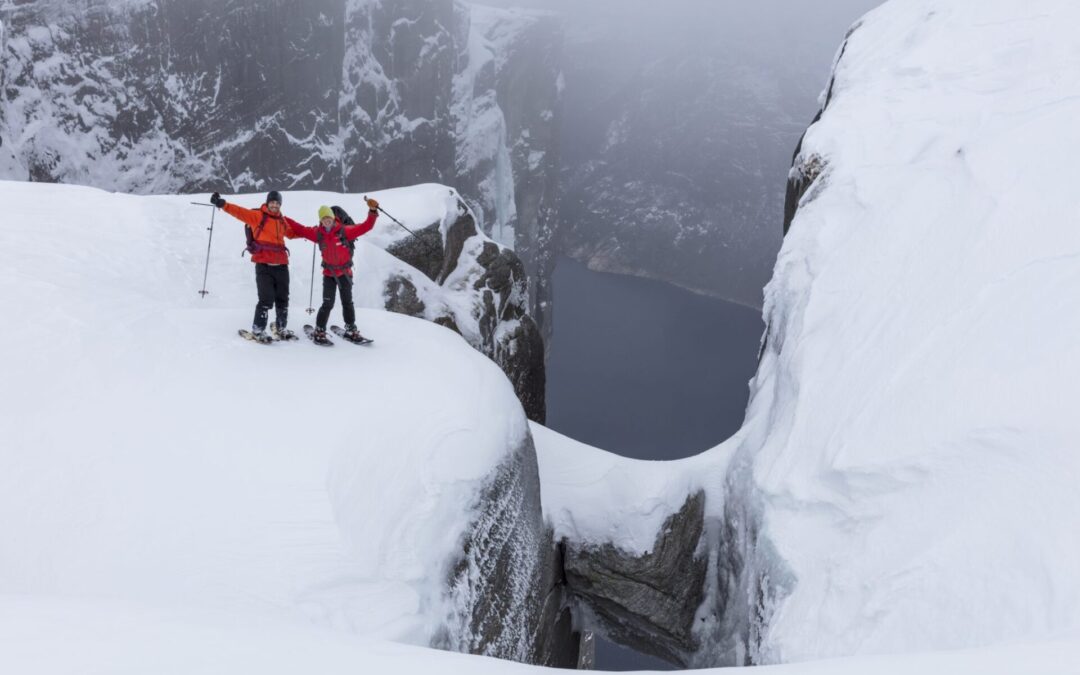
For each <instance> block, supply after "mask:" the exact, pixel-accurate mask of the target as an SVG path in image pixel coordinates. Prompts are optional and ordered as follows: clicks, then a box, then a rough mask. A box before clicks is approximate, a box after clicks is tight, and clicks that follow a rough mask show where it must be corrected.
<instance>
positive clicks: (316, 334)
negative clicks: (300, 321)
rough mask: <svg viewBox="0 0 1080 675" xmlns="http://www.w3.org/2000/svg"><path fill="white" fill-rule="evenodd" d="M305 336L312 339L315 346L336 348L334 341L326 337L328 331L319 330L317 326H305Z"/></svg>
mask: <svg viewBox="0 0 1080 675" xmlns="http://www.w3.org/2000/svg"><path fill="white" fill-rule="evenodd" d="M304 335H306V336H308V337H309V338H311V341H312V342H314V343H315V344H317V345H319V346H320V347H333V346H334V343H333V341H332V340H331V339H330V338H328V337H326V331H325V330H319V329H318V328H316V327H315V326H312V325H305V326H304Z"/></svg>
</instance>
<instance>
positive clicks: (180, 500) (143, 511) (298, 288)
mask: <svg viewBox="0 0 1080 675" xmlns="http://www.w3.org/2000/svg"><path fill="white" fill-rule="evenodd" d="M439 192H440V193H441V190H440V191H439ZM375 196H376V197H378V198H380V199H382V200H383V201H384V203H385V205H386V207H387V209H388V210H390V211H391V212H394V211H395V210H397V211H400V212H402V213H408V209H409V208H412V209H415V210H416V211H417V213H415V215H414V216H411V217H415V218H417V219H422V217H423V216H425V215H430V214H426V213H421V211H424V209H429V210H430V211H431V213H436V212H437V211H438V209H439V208H440V207H439V201H438V200H439V199H441V197H438V198H437V195H436V194H435V192H434V191H432V190H431V189H429V187H424V186H422V187H420V188H417V189H413V190H412V191H410V190H401V191H388V192H386V193H379V194H376V195H375ZM191 199H192V198H190V197H131V196H126V195H115V194H108V193H105V192H102V191H99V190H96V189H91V188H82V187H72V186H61V185H43V184H33V183H15V182H0V203H2V204H3V209H4V219H3V220H2V221H0V287H2V288H3V289H4V292H3V293H2V294H0V313H2V315H3V316H4V317H6V319H7V321H8V323H9V324H10V325H11V327H12V328H14V329H13V330H8V331H4V333H3V335H2V336H0V355H2V356H0V359H2V360H0V365H2V373H3V378H2V380H0V382H2V385H0V541H2V542H3V544H2V545H0V672H3V673H42V674H48V675H53V674H56V675H59V674H67V673H72V672H80V673H131V674H135V673H146V672H155V673H230V674H234V673H259V674H260V675H266V674H270V675H273V674H277V673H280V674H285V673H296V672H300V671H303V672H320V673H346V672H348V673H355V672H365V673H409V672H415V673H421V672H423V673H428V672H447V673H485V672H492V673H495V672H498V673H504V672H523V671H524V670H526V669H529V670H531V671H535V670H536V669H532V668H529V667H526V666H521V665H518V664H514V663H510V662H506V661H497V660H494V659H488V658H482V657H471V656H465V655H461V654H455V653H450V652H440V651H435V650H430V649H427V648H424V647H422V646H417V645H423V644H426V642H427V640H428V639H429V638H430V636H431V635H432V634H433V632H434V631H435V630H437V629H438V623H439V620H440V617H442V616H443V615H444V612H445V608H442V607H440V606H439V602H440V597H441V596H440V593H439V587H440V583H441V580H442V579H444V578H445V572H446V570H445V565H446V563H447V560H448V559H449V557H450V556H451V555H452V554H453V553H454V552H455V548H456V546H457V545H458V544H459V541H458V538H459V536H460V534H461V531H462V528H463V527H464V525H465V524H466V522H467V521H468V516H469V513H468V509H469V508H470V502H471V500H472V499H473V498H474V497H475V490H476V489H477V486H478V485H479V484H480V483H481V482H482V479H483V478H484V476H485V475H486V473H487V471H488V470H489V469H490V468H491V467H492V466H493V465H494V464H495V463H497V462H498V461H499V460H500V459H501V458H502V456H503V454H504V453H505V452H506V448H508V447H512V446H513V444H514V443H515V442H516V441H517V440H520V438H521V437H522V435H523V434H525V433H527V426H526V423H525V418H524V415H523V414H522V412H521V408H520V405H519V404H518V403H517V401H516V399H515V398H514V396H513V392H512V389H511V387H510V384H509V383H508V382H507V381H506V379H505V377H504V376H503V375H502V373H501V372H500V371H499V369H498V368H497V367H496V366H494V365H493V364H491V363H490V362H489V361H487V359H485V358H484V357H483V356H481V355H480V354H478V353H477V352H475V351H474V350H473V349H472V348H470V347H469V346H468V345H467V344H466V343H465V341H464V340H462V339H461V338H459V337H458V336H456V335H454V334H453V333H452V332H450V331H448V330H445V329H443V328H441V327H439V326H436V325H434V324H430V323H428V322H425V321H422V320H418V319H411V318H407V317H402V316H397V315H392V314H387V313H385V312H381V311H376V310H361V313H360V325H361V328H362V329H363V330H364V331H365V332H366V333H368V334H369V335H371V336H372V337H374V338H375V339H376V344H375V345H374V346H372V347H371V348H360V347H355V346H353V345H348V344H338V345H336V346H335V347H333V348H329V349H325V348H319V347H316V346H314V345H312V344H310V343H308V342H307V341H301V342H298V343H292V344H275V345H272V346H269V347H264V346H261V345H256V344H252V343H249V342H246V341H243V340H241V339H240V338H239V337H237V336H236V335H235V331H236V329H237V327H239V326H246V325H247V324H248V322H249V321H250V315H251V313H252V306H253V301H254V297H253V296H254V291H253V282H252V278H251V277H252V270H251V264H250V262H248V261H247V260H246V259H243V258H241V257H240V256H239V250H240V249H241V248H242V243H243V235H242V228H241V226H240V225H239V223H237V222H235V221H233V220H232V219H230V218H228V217H226V216H223V214H219V218H218V219H216V224H215V240H214V241H215V243H214V249H213V257H212V261H211V270H210V271H211V275H210V283H209V284H208V285H209V287H210V290H211V295H209V296H207V297H206V298H205V299H203V298H200V297H199V295H198V294H197V290H198V289H199V288H200V286H201V281H202V263H203V254H204V253H205V241H206V239H205V238H206V234H207V233H206V231H205V224H206V221H207V220H208V212H209V209H204V208H200V207H196V206H190V205H189V204H188V202H189V201H191ZM196 199H201V198H199V197H196ZM246 199H251V202H250V203H257V202H258V199H256V198H237V201H239V202H244V201H246ZM285 199H286V212H287V213H293V214H294V215H302V214H301V213H298V211H301V210H302V209H304V208H306V207H305V205H306V206H311V204H318V203H319V202H322V201H339V200H341V198H334V199H331V197H330V196H327V195H317V194H298V193H287V194H286V196H285ZM347 199H348V198H345V200H346V201H345V206H347V207H348V206H350V204H349V203H348V201H347ZM354 199H355V197H354ZM398 199H401V200H402V201H403V202H404V200H406V199H409V200H412V201H411V206H410V205H408V204H405V203H395V201H397V200H398ZM308 202H310V203H311V204H308ZM293 205H299V206H297V207H296V208H295V209H292V208H290V207H291V206H293ZM308 210H310V211H313V208H308ZM406 222H410V221H406ZM370 248H371V250H362V251H361V254H360V255H361V258H362V260H364V261H369V262H370V261H371V260H376V262H377V260H378V259H379V258H380V256H379V254H381V253H382V252H381V251H379V250H378V249H375V248H374V247H370ZM302 252H303V245H301V246H300V247H299V248H298V250H297V255H298V256H299V255H301V254H302ZM387 264H389V263H387ZM373 266H374V269H368V270H365V268H364V267H363V264H361V266H360V267H359V269H358V273H357V280H358V290H361V291H362V290H363V289H364V288H365V286H373V284H374V277H375V274H376V271H377V265H374V263H373ZM302 269H303V265H302V264H300V265H298V264H297V263H296V262H294V263H293V278H294V284H295V286H294V290H293V304H292V310H293V313H294V319H293V325H298V324H299V323H300V322H302V321H303V320H305V319H306V318H307V315H306V314H303V312H302V308H303V306H304V304H305V303H304V302H303V299H304V298H303V295H304V293H303V291H304V290H305V284H304V282H303V280H302V275H301V274H298V272H299V271H301V270H302ZM367 292H370V293H374V290H373V288H368V289H367ZM358 297H361V298H363V297H366V296H365V295H364V293H363V292H360V293H358ZM334 316H335V318H336V317H337V316H338V315H337V314H335V315H334ZM534 430H535V432H536V433H537V443H538V444H540V445H543V446H546V447H551V446H552V445H556V444H558V443H560V442H561V441H560V439H561V437H559V436H558V435H557V434H554V433H552V432H548V431H547V430H544V429H542V428H541V427H534ZM567 443H569V444H570V445H569V446H568V447H567V449H568V450H570V451H572V452H570V453H567V454H566V455H565V456H564V457H563V458H562V459H561V460H560V461H566V462H568V463H571V462H572V461H573V459H574V457H575V456H576V457H578V458H579V459H580V460H582V461H594V462H596V463H597V467H598V470H600V471H602V470H603V466H610V465H615V464H619V463H626V462H625V460H619V459H618V458H614V457H613V456H611V455H607V454H606V453H601V452H600V451H593V452H592V453H591V454H590V453H589V452H586V451H585V450H586V449H584V448H583V446H579V444H573V442H570V441H567ZM703 457H704V458H708V457H709V456H708V455H705V456H703ZM590 458H591V460H590ZM693 461H698V462H703V461H704V459H697V460H691V462H693ZM570 465H571V466H573V464H572V463H571V464H570ZM627 465H629V464H628V463H627ZM642 466H645V467H646V468H647V464H646V463H642V464H641V465H639V466H638V467H637V469H641V468H642ZM637 469H635V470H633V471H632V472H635V471H636V475H637V476H638V478H637V479H638V480H640V481H645V482H644V483H640V485H643V486H644V485H649V486H652V487H651V488H649V489H651V490H653V491H659V492H660V493H665V494H672V492H671V490H670V489H668V488H666V487H665V486H666V485H667V483H668V481H669V480H677V479H672V478H671V477H670V475H669V474H668V473H664V472H647V471H641V470H637ZM587 477H588V474H585V473H582V474H579V475H578V479H579V482H580V481H581V480H583V479H584V478H587ZM687 484H689V483H687ZM553 485H555V487H556V492H557V491H558V486H557V483H555V482H553ZM642 489H644V488H642ZM642 494H644V493H642ZM544 497H545V499H548V498H549V497H550V496H549V494H548V493H547V491H546V488H545V494H544ZM550 498H551V499H555V498H554V497H550ZM632 498H634V495H633V494H632V493H624V494H623V499H624V500H626V499H632ZM656 510H657V512H662V511H663V508H657V509H656ZM628 513H629V514H630V515H632V511H630V512H624V513H616V512H612V513H611V514H609V515H610V516H611V517H613V518H614V517H616V516H618V517H624V516H626V515H628ZM599 515H603V514H602V512H599V511H596V513H595V514H594V518H595V517H597V516H599ZM553 520H555V519H553ZM1075 653H1076V651H1075V650H1074V649H1073V645H1072V643H1069V642H1061V643H1048V644H1042V645H1039V646H1038V647H1033V646H1030V645H1018V646H1014V647H1009V648H1002V649H997V650H992V651H981V652H968V653H956V654H937V655H934V654H931V655H920V656H911V657H904V658H902V659H849V660H844V661H835V662H821V663H815V664H805V665H796V666H784V667H780V668H778V669H777V670H778V672H781V673H809V672H841V673H843V672H851V673H855V672H866V670H867V669H868V668H870V669H873V671H874V672H896V673H907V672H927V671H928V670H930V669H932V668H939V670H940V672H971V673H975V672H978V673H994V672H1000V673H1006V672H1015V671H1010V670H1009V667H1008V664H1013V665H1015V664H1016V663H1025V664H1034V665H1035V666H1037V667H1038V668H1039V669H1040V671H1041V672H1069V671H1068V667H1071V666H1069V665H1067V664H1071V660H1070V658H1071V657H1072V656H1074V655H1075ZM1002 664H1005V665H1002Z"/></svg>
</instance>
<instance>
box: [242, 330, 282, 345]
mask: <svg viewBox="0 0 1080 675" xmlns="http://www.w3.org/2000/svg"><path fill="white" fill-rule="evenodd" d="M237 332H238V333H240V337H242V338H244V339H245V340H251V341H252V342H258V343H259V344H261V345H269V344H273V342H274V338H272V337H270V335H269V334H267V333H266V331H259V332H258V333H254V332H252V331H250V330H244V329H243V328H241V329H240V330H239V331H237Z"/></svg>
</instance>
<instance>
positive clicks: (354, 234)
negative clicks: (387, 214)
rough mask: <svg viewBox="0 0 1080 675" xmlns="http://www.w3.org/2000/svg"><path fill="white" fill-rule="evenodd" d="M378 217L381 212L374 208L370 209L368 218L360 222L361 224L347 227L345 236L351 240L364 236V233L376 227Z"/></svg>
mask: <svg viewBox="0 0 1080 675" xmlns="http://www.w3.org/2000/svg"><path fill="white" fill-rule="evenodd" d="M378 217H379V212H378V211H376V210H374V209H372V210H370V211H368V214H367V220H365V221H364V222H362V223H360V224H359V225H350V226H348V227H346V228H345V238H346V239H348V240H349V241H354V240H356V239H357V238H358V237H362V236H363V235H365V234H367V233H368V232H371V231H372V230H373V229H375V220H376V219H377V218H378Z"/></svg>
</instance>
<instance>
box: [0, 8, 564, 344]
mask: <svg viewBox="0 0 1080 675" xmlns="http://www.w3.org/2000/svg"><path fill="white" fill-rule="evenodd" d="M0 21H2V22H3V26H4V31H3V34H2V35H0V39H2V40H3V49H2V52H0V59H2V61H0V82H2V96H0V177H2V178H12V179H18V180H26V179H29V180H34V181H45V182H66V183H77V184H82V185H91V186H95V187H102V188H106V189H111V190H118V191H122V192H134V193H171V192H199V191H206V190H210V189H217V190H220V191H222V192H233V193H235V192H251V191H259V190H268V189H278V190H284V191H288V190H302V189H318V190H324V191H337V192H360V191H364V190H377V189H382V188H387V187H391V186H395V185H410V184H416V183H424V182H439V183H444V184H451V185H455V186H457V187H458V188H459V189H460V190H461V192H462V194H464V195H466V196H468V198H469V199H470V202H471V203H472V205H473V207H474V209H475V211H476V213H477V214H478V224H479V225H480V227H481V228H482V229H483V230H484V231H485V233H487V234H489V235H491V236H492V237H493V238H494V239H495V240H497V241H498V242H499V243H501V244H504V245H507V246H510V247H513V248H515V249H517V250H518V252H519V256H520V257H521V258H522V260H523V262H524V264H525V267H526V270H527V273H528V274H529V276H530V278H533V279H537V280H538V281H537V283H535V284H533V286H532V288H531V289H530V290H529V293H530V299H529V305H530V310H531V312H532V314H533V315H534V316H535V318H536V319H537V321H538V323H539V324H543V320H544V316H543V315H544V309H543V308H544V304H545V301H546V297H547V295H546V294H547V293H548V290H547V287H546V279H547V277H548V276H549V274H548V271H549V269H550V266H551V260H552V253H551V251H550V246H549V242H550V239H551V234H550V233H551V231H552V228H553V226H554V218H555V203H554V200H555V198H556V194H555V191H556V187H557V179H558V166H559V147H558V139H557V133H556V132H557V129H558V123H559V115H560V89H559V87H558V76H559V67H560V60H559V54H560V51H559V50H560V46H561V42H560V41H561V33H560V28H559V23H558V21H557V20H556V19H554V18H552V17H550V16H546V15H542V14H535V13H532V14H530V13H523V12H512V11H497V10H491V9H487V8H482V7H476V8H474V7H471V6H469V5H466V4H464V3H460V2H454V1H453V0H438V1H436V2H427V1H424V2H421V1H417V0H382V1H378V2H349V1H346V0H315V1H313V2H304V3H294V2H286V1H284V0H271V1H269V2H263V1H258V2H256V1H255V0H240V1H238V2H231V3H228V4H224V5H223V4H221V3H217V2H211V1H209V0H128V1H126V2H120V3H116V2H104V1H102V0H84V1H82V2H77V3H71V2H61V1H59V0H45V1H44V2H35V3H29V4H27V3H13V2H7V3H5V4H3V5H0Z"/></svg>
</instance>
